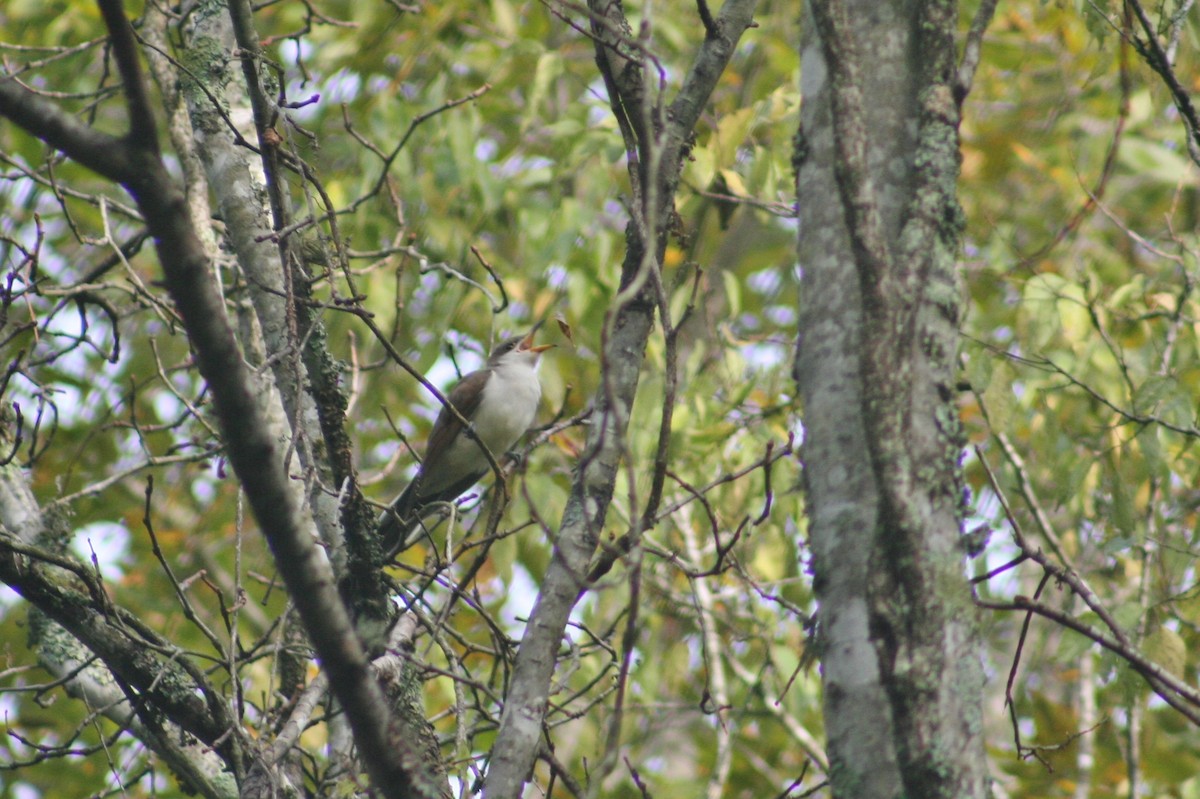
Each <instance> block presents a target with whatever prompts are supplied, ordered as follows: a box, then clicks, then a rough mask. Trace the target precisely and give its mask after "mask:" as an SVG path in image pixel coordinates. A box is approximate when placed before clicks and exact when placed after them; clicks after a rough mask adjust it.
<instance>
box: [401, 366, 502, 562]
mask: <svg viewBox="0 0 1200 799" xmlns="http://www.w3.org/2000/svg"><path fill="white" fill-rule="evenodd" d="M489 374H490V373H489V372H488V371H487V370H486V369H480V370H479V371H476V372H471V373H470V374H468V375H467V376H466V377H464V378H463V379H462V380H460V381H459V382H458V383H457V384H456V385H455V386H454V387H453V388H452V389H450V392H449V393H448V394H446V401H447V402H448V403H450V404H451V405H453V406H454V407H455V408H457V409H458V412H459V414H460V415H461V416H462V417H463V418H464V419H470V418H471V417H472V416H473V415H474V414H475V411H476V409H478V408H479V403H480V402H482V401H483V386H484V384H485V383H486V382H487V380H488V376H489ZM462 428H463V424H462V422H460V421H459V420H458V418H457V417H456V416H455V415H454V414H453V413H451V412H450V409H449V408H447V407H446V406H445V405H443V406H442V410H441V411H440V412H439V413H438V415H437V419H436V420H435V421H434V423H433V429H432V430H431V431H430V432H429V441H428V442H427V443H426V445H425V460H424V462H423V463H422V464H421V468H420V469H419V470H418V471H417V475H416V477H414V478H413V480H412V482H411V483H409V484H408V487H407V488H405V489H404V491H403V493H401V494H400V496H399V497H397V498H396V500H395V501H394V502H393V503H392V507H391V508H390V509H388V510H386V511H384V513H383V514H382V515H381V516H380V519H379V534H380V537H381V541H382V546H383V548H384V551H385V552H386V553H387V556H388V557H392V556H393V555H394V554H395V553H396V552H397V551H398V550H399V549H402V548H403V547H405V546H407V544H408V540H407V539H408V538H409V536H410V534H411V532H412V531H413V530H414V529H415V528H416V527H417V525H418V524H419V523H420V517H421V509H422V508H424V507H426V506H428V505H431V504H433V503H436V502H450V501H452V500H454V499H455V498H457V497H458V495H459V494H461V493H462V492H464V491H466V490H467V489H468V488H470V487H471V486H472V485H474V484H475V482H476V481H477V480H479V478H481V477H483V476H484V474H486V468H485V469H483V470H480V471H479V472H478V473H474V474H468V475H462V476H461V478H460V479H459V480H458V481H456V482H455V483H453V484H451V485H446V486H442V487H440V488H439V487H438V486H437V485H430V486H425V485H423V483H424V477H425V476H426V475H430V474H438V472H439V471H440V469H441V467H442V463H441V461H442V459H443V458H444V457H445V456H444V453H445V452H446V451H447V449H448V448H449V445H450V442H451V441H453V440H454V437H455V436H457V435H458V434H459V433H460V432H461V431H462ZM439 453H443V454H439ZM480 462H481V463H486V461H485V459H483V458H480Z"/></svg>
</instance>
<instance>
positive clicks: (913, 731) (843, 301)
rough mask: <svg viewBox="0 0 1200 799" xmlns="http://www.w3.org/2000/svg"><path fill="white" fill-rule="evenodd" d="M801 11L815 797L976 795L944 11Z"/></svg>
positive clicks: (847, 5) (977, 673) (934, 6)
mask: <svg viewBox="0 0 1200 799" xmlns="http://www.w3.org/2000/svg"><path fill="white" fill-rule="evenodd" d="M809 12H810V14H809V17H808V19H807V22H808V23H809V24H807V25H806V26H805V31H806V40H805V43H804V45H803V51H802V89H803V93H804V105H803V111H802V118H801V130H800V134H799V136H798V138H797V154H796V160H797V181H798V196H799V200H800V220H801V225H800V242H799V244H800V249H799V252H800V263H801V266H802V269H803V278H802V282H801V292H802V293H801V301H800V305H801V319H800V338H799V345H798V350H797V356H796V364H795V366H796V378H797V382H798V385H799V389H800V393H801V398H802V401H803V405H804V423H805V441H804V449H803V458H804V467H805V468H804V474H805V487H806V490H807V492H808V503H809V509H810V515H811V527H810V529H811V535H812V547H813V560H814V570H815V583H816V591H817V595H818V598H819V599H820V602H821V611H820V635H821V638H820V640H821V645H822V661H823V675H824V680H825V687H826V690H825V703H826V706H825V717H826V725H827V732H828V736H829V755H830V762H831V771H830V777H831V782H832V784H833V791H834V795H835V796H838V797H851V796H853V797H858V798H861V797H898V796H903V795H907V796H928V797H942V796H945V797H951V796H954V797H975V796H984V795H985V794H986V782H987V780H986V772H985V769H984V750H983V742H982V721H981V710H980V707H979V697H980V692H981V688H982V670H981V664H980V655H979V650H978V645H977V640H976V623H975V614H974V607H973V604H972V602H971V598H970V593H969V590H968V586H967V584H966V580H965V577H964V571H963V557H964V552H963V548H962V546H961V544H960V542H961V537H962V536H961V528H962V506H963V487H962V482H961V473H960V468H959V458H960V453H961V450H962V440H961V433H960V428H959V423H958V418H957V411H956V408H955V404H954V369H955V353H956V349H957V335H958V333H957V330H958V316H959V293H958V290H957V284H956V270H955V255H956V253H957V249H958V241H959V235H960V230H961V211H960V210H959V207H958V204H957V201H956V198H955V181H956V179H957V176H958V132H957V128H958V119H959V116H958V114H959V109H958V104H957V103H958V102H959V101H960V100H961V92H960V91H959V90H958V89H959V87H957V86H956V85H954V83H953V82H954V80H955V76H956V74H957V70H956V64H955V46H954V38H953V37H954V32H955V28H956V24H957V10H956V8H955V5H954V4H953V3H950V2H946V3H936V2H935V3H916V2H907V3H904V2H898V3H884V4H878V3H874V2H841V3H838V2H813V3H811V4H810V5H809Z"/></svg>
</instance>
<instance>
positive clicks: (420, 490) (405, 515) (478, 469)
mask: <svg viewBox="0 0 1200 799" xmlns="http://www.w3.org/2000/svg"><path fill="white" fill-rule="evenodd" d="M536 332H537V327H535V328H534V329H533V330H531V331H530V332H529V333H528V334H527V335H524V336H513V337H511V338H508V339H505V340H504V341H502V342H500V344H499V345H497V346H496V348H495V349H494V350H492V352H491V354H490V355H489V356H488V359H487V364H486V365H485V366H484V367H483V368H482V369H479V370H477V371H474V372H471V373H469V374H468V375H466V376H465V377H464V378H462V380H460V381H459V382H458V383H457V384H456V385H455V386H454V387H453V388H451V389H450V391H449V392H448V393H447V394H446V402H447V403H448V404H449V405H452V406H453V407H454V408H456V409H457V410H458V415H456V414H454V413H453V412H451V410H450V408H448V407H446V405H443V406H442V410H441V411H440V412H439V413H438V416H437V420H436V421H435V422H434V423H433V429H432V430H431V431H430V432H429V440H428V442H427V443H426V445H425V459H424V460H423V461H422V462H421V465H420V467H419V468H418V469H417V474H416V476H415V477H413V479H412V481H411V482H410V483H409V484H408V486H407V487H406V488H405V489H404V491H403V492H402V493H401V494H400V496H398V497H396V499H395V500H393V501H392V503H391V505H390V506H389V507H388V508H387V509H386V510H385V511H384V512H383V513H382V514H380V516H379V522H378V528H379V537H380V545H381V547H382V549H383V551H384V555H385V556H386V558H387V559H391V558H393V557H395V556H396V555H397V554H398V553H399V552H401V551H402V550H404V549H405V548H406V547H407V546H408V545H409V544H410V543H411V542H410V541H409V538H410V535H411V533H412V532H413V531H414V530H415V529H416V528H417V527H418V526H419V525H420V523H421V520H422V519H423V518H424V517H425V516H427V515H428V514H429V513H430V512H431V511H432V509H433V508H432V506H434V505H436V504H437V503H443V502H450V501H452V500H454V499H456V498H457V497H458V496H459V495H460V494H462V493H463V492H464V491H466V490H467V489H468V488H470V487H471V486H473V485H474V484H475V483H477V482H478V481H479V480H480V478H482V477H483V476H484V475H486V474H487V473H488V471H489V470H490V469H491V464H490V463H489V462H488V458H487V455H485V454H484V451H483V450H482V449H481V448H480V442H482V443H483V444H484V446H486V447H487V449H488V451H489V452H491V453H492V456H493V457H496V458H498V457H499V456H500V455H502V454H503V453H505V452H507V451H508V449H509V448H510V447H512V445H513V444H515V443H517V440H518V439H520V438H521V436H523V435H525V433H526V432H527V431H528V430H529V428H530V427H531V426H532V425H533V420H534V417H535V416H536V415H537V409H538V403H539V402H541V398H542V384H541V382H540V381H539V380H538V375H537V367H538V362H539V360H540V359H541V355H542V353H543V352H545V351H546V350H548V349H550V348H551V347H553V346H554V345H553V344H541V345H535V344H534V343H533V336H534V333H536ZM459 416H461V417H462V418H463V419H466V420H467V422H468V423H470V425H471V430H472V431H473V435H472V433H471V432H468V431H467V430H466V429H465V428H464V426H463V423H462V422H461V421H460V420H459V418H458V417H459Z"/></svg>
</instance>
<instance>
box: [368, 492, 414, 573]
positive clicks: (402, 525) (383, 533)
mask: <svg viewBox="0 0 1200 799" xmlns="http://www.w3.org/2000/svg"><path fill="white" fill-rule="evenodd" d="M415 483H416V481H413V482H412V483H409V484H408V487H407V488H405V489H404V492H403V493H402V494H400V496H398V497H396V499H395V501H394V502H392V504H391V506H390V507H388V508H387V510H385V511H384V512H383V513H381V514H379V525H378V526H379V546H380V547H381V548H382V549H383V554H384V560H391V559H392V558H394V557H396V555H398V554H399V553H400V552H401V551H403V550H404V549H405V547H407V545H408V538H409V536H410V535H411V534H412V531H413V530H415V529H416V527H417V525H418V524H419V523H420V520H421V518H420V513H419V512H418V509H417V508H414V507H413V505H414V504H415V503H414V502H413V496H414V494H415V491H414V489H413V486H414V485H415Z"/></svg>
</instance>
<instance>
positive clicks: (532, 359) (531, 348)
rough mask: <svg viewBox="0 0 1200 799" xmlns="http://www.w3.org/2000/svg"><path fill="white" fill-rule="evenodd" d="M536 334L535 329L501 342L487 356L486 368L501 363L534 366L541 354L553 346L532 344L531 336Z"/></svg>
mask: <svg viewBox="0 0 1200 799" xmlns="http://www.w3.org/2000/svg"><path fill="white" fill-rule="evenodd" d="M536 332H537V328H536V327H535V328H534V329H533V330H530V331H529V333H528V334H527V335H524V336H512V337H511V338H507V339H505V340H504V341H501V342H500V343H499V344H498V345H497V346H496V348H495V349H494V350H492V354H491V355H489V356H488V366H490V367H493V368H494V367H496V366H499V365H500V364H502V363H520V362H526V363H528V364H530V365H533V364H536V363H537V362H538V358H540V357H541V355H542V353H543V352H545V351H546V350H548V349H550V348H551V347H553V346H554V345H553V344H534V343H533V335H534V333H536Z"/></svg>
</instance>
